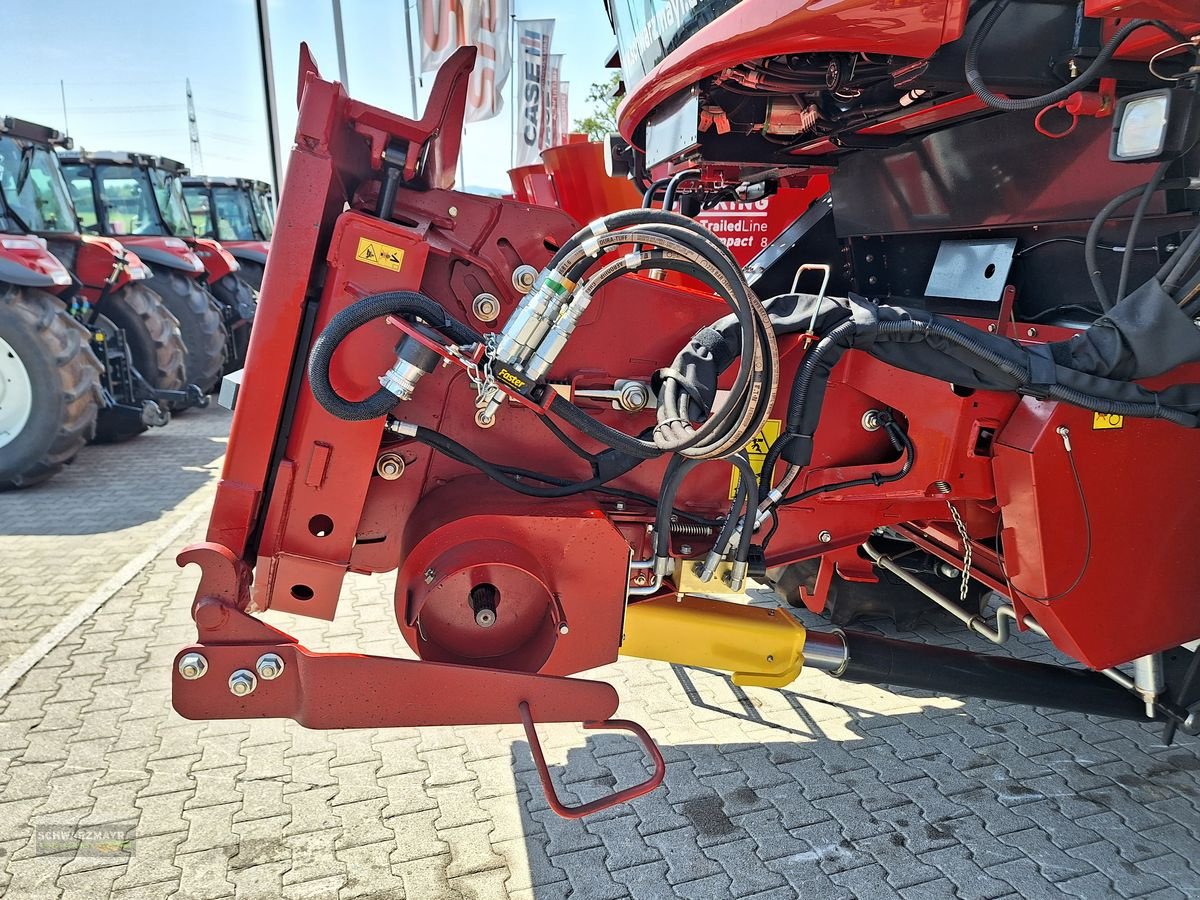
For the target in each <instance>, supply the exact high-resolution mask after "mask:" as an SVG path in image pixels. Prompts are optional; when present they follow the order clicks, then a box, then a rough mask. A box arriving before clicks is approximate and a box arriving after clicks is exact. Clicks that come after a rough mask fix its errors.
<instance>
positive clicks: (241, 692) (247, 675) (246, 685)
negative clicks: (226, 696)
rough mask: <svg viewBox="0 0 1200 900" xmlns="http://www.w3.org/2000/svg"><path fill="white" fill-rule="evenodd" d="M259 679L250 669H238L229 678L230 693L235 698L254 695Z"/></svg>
mask: <svg viewBox="0 0 1200 900" xmlns="http://www.w3.org/2000/svg"><path fill="white" fill-rule="evenodd" d="M256 687H258V679H257V678H255V677H254V673H253V672H251V671H250V670H249V669H238V670H237V671H236V672H234V673H233V674H232V675H230V676H229V693H231V694H233V695H234V696H235V697H246V696H249V695H250V694H253V693H254V689H255V688H256Z"/></svg>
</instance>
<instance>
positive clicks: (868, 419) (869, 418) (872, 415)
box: [862, 409, 883, 431]
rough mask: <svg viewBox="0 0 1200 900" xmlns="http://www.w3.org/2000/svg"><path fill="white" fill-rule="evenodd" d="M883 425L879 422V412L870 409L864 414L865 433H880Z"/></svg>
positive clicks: (863, 425)
mask: <svg viewBox="0 0 1200 900" xmlns="http://www.w3.org/2000/svg"><path fill="white" fill-rule="evenodd" d="M882 424H883V423H882V422H880V421H879V410H877V409H868V410H867V411H866V412H865V413H863V417H862V427H863V430H864V431H878V430H879V427H880V425H882Z"/></svg>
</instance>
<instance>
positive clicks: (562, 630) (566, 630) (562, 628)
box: [558, 622, 571, 634]
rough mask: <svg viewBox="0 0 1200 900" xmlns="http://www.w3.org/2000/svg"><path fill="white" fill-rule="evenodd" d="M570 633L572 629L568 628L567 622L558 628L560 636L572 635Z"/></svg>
mask: <svg viewBox="0 0 1200 900" xmlns="http://www.w3.org/2000/svg"><path fill="white" fill-rule="evenodd" d="M570 632H571V629H570V628H568V627H567V623H566V622H563V623H561V624H560V625H559V626H558V633H559V634H570Z"/></svg>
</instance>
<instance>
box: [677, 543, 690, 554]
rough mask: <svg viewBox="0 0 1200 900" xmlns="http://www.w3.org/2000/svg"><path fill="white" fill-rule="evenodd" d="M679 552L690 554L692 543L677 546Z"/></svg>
mask: <svg viewBox="0 0 1200 900" xmlns="http://www.w3.org/2000/svg"><path fill="white" fill-rule="evenodd" d="M679 552H680V554H682V555H683V556H691V555H692V545H691V544H681V545H680V547H679Z"/></svg>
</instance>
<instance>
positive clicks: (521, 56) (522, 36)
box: [516, 19, 554, 166]
mask: <svg viewBox="0 0 1200 900" xmlns="http://www.w3.org/2000/svg"><path fill="white" fill-rule="evenodd" d="M553 39H554V20H553V19H521V20H519V21H518V22H517V100H516V102H517V134H516V144H517V154H516V157H517V158H516V165H518V166H530V165H533V164H534V163H536V162H538V160H539V159H540V158H541V155H542V151H543V150H545V149H546V148H547V147H549V146H550V115H549V106H548V97H547V94H548V93H549V79H550V43H551V41H552V40H553Z"/></svg>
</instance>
